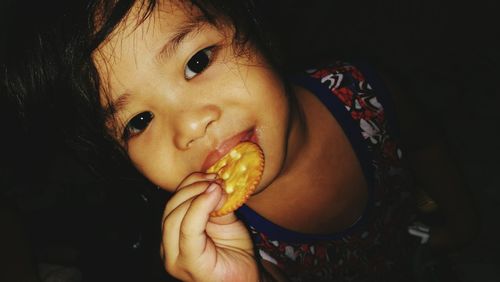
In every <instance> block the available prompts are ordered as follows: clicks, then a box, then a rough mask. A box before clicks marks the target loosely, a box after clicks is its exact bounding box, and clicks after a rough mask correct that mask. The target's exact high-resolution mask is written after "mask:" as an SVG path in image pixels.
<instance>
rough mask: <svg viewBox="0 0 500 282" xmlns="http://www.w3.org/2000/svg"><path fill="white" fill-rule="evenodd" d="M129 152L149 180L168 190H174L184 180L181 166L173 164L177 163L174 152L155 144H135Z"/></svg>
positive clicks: (136, 165) (134, 162)
mask: <svg viewBox="0 0 500 282" xmlns="http://www.w3.org/2000/svg"><path fill="white" fill-rule="evenodd" d="M132 147H133V148H132V149H130V150H129V152H128V154H129V157H130V160H131V161H132V164H133V165H134V167H135V168H136V169H137V170H138V171H139V172H140V173H141V174H142V175H144V177H146V178H147V179H148V180H149V181H151V182H152V183H154V184H155V185H157V186H160V187H162V188H163V189H165V190H167V191H171V192H172V191H174V190H175V188H176V187H177V185H178V183H179V182H180V181H181V180H182V179H181V177H180V176H179V175H180V171H179V170H180V169H181V168H180V167H179V166H174V165H172V164H173V163H175V162H174V161H173V160H172V159H171V157H169V156H171V155H172V154H171V153H169V152H167V150H166V149H165V148H160V147H158V146H154V145H150V146H147V145H143V146H140V148H138V147H139V146H138V145H137V144H135V146H132Z"/></svg>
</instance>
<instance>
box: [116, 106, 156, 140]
mask: <svg viewBox="0 0 500 282" xmlns="http://www.w3.org/2000/svg"><path fill="white" fill-rule="evenodd" d="M153 117H154V116H153V113H152V112H142V113H140V114H138V115H136V116H135V117H133V118H132V119H131V120H130V121H129V122H128V123H127V125H125V129H124V130H123V140H129V139H130V138H132V137H134V136H135V135H137V134H140V133H141V132H142V131H144V129H146V128H147V127H148V125H149V123H150V122H151V120H152V119H153Z"/></svg>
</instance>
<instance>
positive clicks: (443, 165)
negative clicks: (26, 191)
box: [384, 77, 479, 252]
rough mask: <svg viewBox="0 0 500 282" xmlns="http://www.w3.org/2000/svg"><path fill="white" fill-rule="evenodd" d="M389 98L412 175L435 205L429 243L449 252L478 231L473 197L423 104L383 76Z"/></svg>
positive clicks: (462, 244) (440, 250) (463, 243)
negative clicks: (440, 221)
mask: <svg viewBox="0 0 500 282" xmlns="http://www.w3.org/2000/svg"><path fill="white" fill-rule="evenodd" d="M384 82H385V83H386V84H387V86H388V88H389V90H390V92H391V94H392V98H393V102H394V108H395V111H396V116H397V118H398V120H399V125H400V133H401V139H402V143H403V145H404V146H406V151H407V159H408V160H409V163H410V166H411V169H412V170H413V174H414V177H415V178H416V181H417V185H418V188H419V189H423V190H424V191H425V192H426V193H427V194H428V195H429V196H430V197H431V198H432V199H433V200H434V201H435V202H436V203H437V206H438V209H437V212H438V213H440V214H441V215H442V216H443V217H444V222H443V224H440V225H436V226H431V231H430V236H431V237H430V240H429V245H430V246H431V247H432V248H433V249H434V250H435V251H438V252H450V251H453V250H456V249H458V248H460V247H462V246H464V245H466V244H467V243H469V242H470V241H471V240H472V239H473V238H474V237H475V236H476V235H477V233H478V230H479V220H478V213H477V210H476V207H475V202H474V199H473V197H472V196H471V195H470V193H469V191H468V190H467V188H468V187H466V182H465V179H464V178H463V176H462V174H461V171H460V168H459V166H458V165H457V163H456V161H455V160H454V158H453V154H452V152H451V150H450V146H449V145H448V144H447V142H446V140H445V137H444V136H443V134H442V133H441V132H440V130H439V127H438V126H436V125H437V124H438V123H439V122H438V120H437V119H435V118H433V117H432V115H431V114H430V113H429V112H426V111H425V109H424V108H423V107H419V106H418V103H417V102H415V101H412V100H411V98H410V97H408V96H404V95H402V94H401V92H400V91H398V90H399V89H398V87H397V86H396V85H395V84H394V83H392V82H390V81H389V80H388V79H387V78H386V77H384Z"/></svg>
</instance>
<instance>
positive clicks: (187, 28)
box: [155, 17, 208, 62]
mask: <svg viewBox="0 0 500 282" xmlns="http://www.w3.org/2000/svg"><path fill="white" fill-rule="evenodd" d="M207 23H208V21H207V19H206V18H205V17H197V18H195V19H192V20H190V21H188V22H185V23H183V24H181V25H180V26H179V27H178V28H177V30H176V31H175V32H173V35H172V36H171V37H170V39H169V40H167V43H166V44H165V45H163V47H162V48H161V49H160V51H159V52H158V54H157V55H156V56H155V61H156V62H160V61H162V60H165V59H168V58H170V57H172V55H173V54H175V53H176V52H177V50H178V49H179V46H180V45H182V42H183V41H184V40H185V39H186V38H188V37H191V36H194V35H195V34H197V33H199V32H200V31H201V30H202V28H203V27H204V26H205V25H206V24H207Z"/></svg>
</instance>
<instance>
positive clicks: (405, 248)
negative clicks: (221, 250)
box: [238, 62, 418, 281]
mask: <svg viewBox="0 0 500 282" xmlns="http://www.w3.org/2000/svg"><path fill="white" fill-rule="evenodd" d="M292 82H293V83H294V84H297V85H300V86H303V87H305V88H307V89H309V90H310V91H311V92H312V93H314V94H315V95H316V96H317V97H318V98H319V100H320V101H321V102H322V103H323V104H324V105H325V106H326V107H327V108H328V109H329V110H330V112H331V113H332V115H333V116H334V118H335V119H336V120H337V122H338V123H339V124H340V125H341V127H342V129H343V131H344V133H345V134H346V136H347V138H348V140H349V141H350V143H351V145H352V147H353V149H354V152H355V154H356V156H357V158H358V159H359V161H360V164H361V166H362V170H363V174H364V176H365V177H366V181H367V183H368V195H369V196H368V203H367V206H366V207H365V210H364V212H363V214H362V216H361V217H360V218H359V220H358V221H356V223H354V224H353V225H352V226H351V227H349V228H347V229H346V230H343V231H341V232H338V233H335V234H331V235H313V234H304V233H299V232H294V231H291V230H287V229H285V228H283V227H281V226H278V225H276V224H274V223H272V222H270V221H268V220H267V219H265V218H264V217H262V216H260V215H259V214H258V213H256V212H255V211H253V210H252V209H251V208H250V207H248V206H246V205H245V206H243V207H242V208H240V209H239V210H238V215H239V217H240V218H241V219H242V220H243V221H244V222H245V223H246V224H247V225H248V226H249V228H250V231H251V234H252V237H253V240H254V245H255V247H256V250H257V253H258V254H259V256H260V257H261V258H262V259H264V260H267V261H269V262H271V263H273V264H275V265H277V266H278V267H279V268H280V269H281V270H282V272H283V273H284V274H285V275H286V276H287V277H288V278H289V279H290V280H292V281H411V277H412V273H411V258H412V254H413V252H414V250H415V248H416V247H417V245H418V239H416V238H415V237H412V236H410V235H409V234H408V232H407V227H408V226H409V225H410V224H411V223H412V222H413V220H414V218H415V214H416V212H415V209H414V206H415V204H414V202H413V200H412V197H411V194H412V190H413V184H412V181H411V177H410V175H409V173H408V170H407V169H406V168H405V165H404V163H405V161H404V154H403V151H402V149H401V148H400V146H399V144H398V132H397V127H396V125H395V124H394V123H393V122H394V117H393V112H392V110H391V104H390V99H389V97H388V96H387V91H386V89H385V88H384V86H383V84H382V83H381V82H380V80H379V79H378V78H377V77H376V75H375V73H374V72H373V71H371V70H370V69H369V68H367V67H362V66H361V67H360V66H359V65H358V66H354V65H352V64H349V63H344V62H336V63H334V64H332V65H329V66H328V67H326V68H321V69H311V70H308V71H306V72H305V74H302V75H299V76H296V77H293V78H292ZM323 170H324V171H328V168H323Z"/></svg>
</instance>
